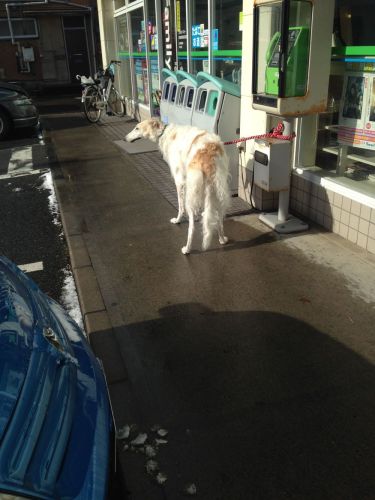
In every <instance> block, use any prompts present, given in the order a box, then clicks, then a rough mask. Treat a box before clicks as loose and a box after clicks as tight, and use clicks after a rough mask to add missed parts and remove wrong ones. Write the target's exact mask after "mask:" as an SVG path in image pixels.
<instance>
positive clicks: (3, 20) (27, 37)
mask: <svg viewBox="0 0 375 500" xmlns="http://www.w3.org/2000/svg"><path fill="white" fill-rule="evenodd" d="M13 21H33V24H34V27H35V34H33V35H17V34H15V33H14V29H13ZM1 22H5V23H6V25H7V26H8V27H9V20H8V19H7V18H4V17H2V18H0V23H1ZM10 22H11V23H12V31H13V33H9V35H6V36H2V35H1V34H0V40H12V37H13V39H14V40H24V39H35V38H39V29H38V22H37V20H36V18H35V17H11V18H10Z"/></svg>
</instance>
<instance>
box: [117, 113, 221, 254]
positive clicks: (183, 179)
mask: <svg viewBox="0 0 375 500" xmlns="http://www.w3.org/2000/svg"><path fill="white" fill-rule="evenodd" d="M141 137H144V138H147V139H150V140H151V141H154V142H157V143H158V146H159V149H160V151H161V153H162V155H163V158H164V160H165V161H166V162H167V163H168V165H169V167H170V170H171V174H172V176H173V179H174V181H175V184H176V188H177V196H178V214H177V217H175V218H173V219H171V222H172V223H173V224H178V223H179V222H181V220H182V218H183V216H184V213H185V210H186V212H187V215H188V217H189V230H188V238H187V243H186V245H185V246H184V247H182V249H181V250H182V253H184V254H188V253H190V251H191V246H192V241H193V234H194V220H195V218H196V217H197V215H199V214H200V213H202V226H203V249H204V250H206V249H207V248H208V246H209V244H210V242H211V238H212V235H213V232H214V231H215V230H216V231H217V232H218V235H219V242H220V243H221V244H222V245H224V244H225V243H227V241H228V238H227V237H226V236H225V235H224V228H223V220H224V217H225V213H226V210H227V208H228V207H229V204H230V192H229V184H228V176H229V173H228V169H229V167H228V158H227V155H226V154H225V151H224V146H223V143H222V142H221V140H220V137H219V136H217V135H215V134H211V133H209V132H206V131H204V130H200V129H198V128H196V127H191V126H187V125H174V124H170V125H164V124H163V123H162V122H161V121H160V120H158V119H156V118H151V119H149V120H144V121H142V122H140V123H138V125H137V126H136V127H135V128H134V129H133V130H132V131H131V132H130V133H129V134H128V135H127V136H126V137H125V139H126V140H127V141H128V142H132V141H135V140H136V139H140V138H141Z"/></svg>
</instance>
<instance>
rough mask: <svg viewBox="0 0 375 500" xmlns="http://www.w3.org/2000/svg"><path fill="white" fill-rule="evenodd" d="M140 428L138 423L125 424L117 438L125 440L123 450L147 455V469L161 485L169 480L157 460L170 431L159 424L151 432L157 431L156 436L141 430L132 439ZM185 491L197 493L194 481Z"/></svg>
mask: <svg viewBox="0 0 375 500" xmlns="http://www.w3.org/2000/svg"><path fill="white" fill-rule="evenodd" d="M137 430H138V426H137V425H128V424H126V425H124V426H123V427H121V428H120V429H119V430H118V431H117V433H116V438H117V439H118V440H120V441H125V443H124V445H123V448H122V450H123V451H126V452H132V453H138V454H139V453H141V454H144V455H145V457H146V463H145V471H146V473H147V474H148V475H149V476H151V477H152V479H153V480H155V481H156V482H157V483H158V484H159V485H160V486H163V485H164V483H165V482H166V481H167V480H168V476H167V474H165V473H164V472H161V471H160V468H159V463H158V462H157V461H156V460H155V457H156V456H157V454H158V452H159V447H160V446H164V445H166V444H168V440H167V439H164V438H165V436H167V435H168V431H167V430H166V429H164V428H163V427H161V426H160V425H158V424H155V425H153V426H152V427H151V429H150V430H151V432H153V433H155V434H156V436H157V437H156V436H155V435H154V436H152V435H151V436H149V435H148V434H147V433H146V432H139V433H138V435H137V436H136V437H135V438H134V439H132V437H133V436H134V431H137ZM183 491H184V493H185V494H186V495H196V494H197V487H196V485H195V484H194V483H189V484H187V485H186V486H185V488H184V490H183Z"/></svg>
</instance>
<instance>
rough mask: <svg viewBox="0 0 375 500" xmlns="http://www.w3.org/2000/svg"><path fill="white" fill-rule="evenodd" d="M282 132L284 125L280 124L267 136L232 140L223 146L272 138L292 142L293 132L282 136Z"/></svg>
mask: <svg viewBox="0 0 375 500" xmlns="http://www.w3.org/2000/svg"><path fill="white" fill-rule="evenodd" d="M283 130H284V125H283V124H282V123H281V122H280V123H278V124H277V126H276V127H275V128H274V129H273V130H272V132H270V133H269V134H261V135H251V136H250V137H242V138H241V139H234V140H233V141H227V142H224V146H227V145H228V144H237V143H238V142H245V141H249V140H250V139H265V138H273V139H282V140H284V141H292V140H293V139H294V138H295V136H296V134H295V133H294V132H293V134H291V135H283Z"/></svg>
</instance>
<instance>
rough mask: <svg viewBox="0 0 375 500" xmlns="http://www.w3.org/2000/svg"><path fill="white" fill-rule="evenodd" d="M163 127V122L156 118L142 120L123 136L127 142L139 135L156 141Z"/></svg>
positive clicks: (138, 137)
mask: <svg viewBox="0 0 375 500" xmlns="http://www.w3.org/2000/svg"><path fill="white" fill-rule="evenodd" d="M164 127H165V125H164V123H162V122H161V121H160V120H158V119H157V118H150V119H148V120H143V121H142V122H140V123H138V125H137V126H136V127H135V128H134V129H133V130H132V131H131V132H129V134H128V135H127V136H125V140H126V141H127V142H133V141H135V140H137V139H140V138H141V137H144V138H145V139H150V140H151V141H154V142H156V141H157V140H158V137H159V136H160V135H161V134H162V133H163V130H164Z"/></svg>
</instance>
